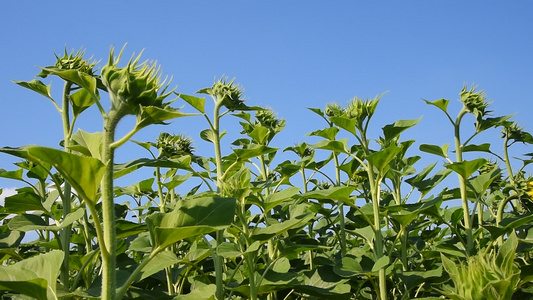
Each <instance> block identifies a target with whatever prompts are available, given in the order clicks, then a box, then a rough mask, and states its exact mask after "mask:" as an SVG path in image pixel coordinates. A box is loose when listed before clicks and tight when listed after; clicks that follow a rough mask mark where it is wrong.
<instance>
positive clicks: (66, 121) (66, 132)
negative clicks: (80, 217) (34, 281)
mask: <svg viewBox="0 0 533 300" xmlns="http://www.w3.org/2000/svg"><path fill="white" fill-rule="evenodd" d="M71 87H72V83H70V82H65V86H64V89H63V106H62V109H61V117H62V119H63V143H64V144H63V145H64V148H65V152H69V153H70V152H71V151H70V150H69V149H68V147H69V146H70V132H71V130H70V127H71V126H70V105H69V103H70V102H69V96H70V89H71ZM58 188H59V187H58ZM63 193H64V196H63V197H64V198H63V199H62V200H63V218H65V217H66V216H67V215H68V214H70V212H71V201H72V197H71V196H72V192H71V186H70V184H69V183H68V181H65V185H64V187H63ZM71 230H72V225H69V226H67V227H65V228H63V230H61V234H60V238H61V244H62V245H63V249H62V250H63V252H64V255H65V256H64V259H63V266H62V269H61V275H60V279H61V283H62V284H63V286H64V287H65V289H67V290H68V289H69V288H70V274H69V264H70V239H71Z"/></svg>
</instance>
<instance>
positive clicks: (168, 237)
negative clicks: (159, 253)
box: [151, 225, 221, 249]
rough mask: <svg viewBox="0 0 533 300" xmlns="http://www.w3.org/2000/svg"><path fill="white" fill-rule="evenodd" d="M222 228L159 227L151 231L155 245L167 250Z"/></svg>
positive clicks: (201, 226)
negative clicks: (178, 243) (183, 241)
mask: <svg viewBox="0 0 533 300" xmlns="http://www.w3.org/2000/svg"><path fill="white" fill-rule="evenodd" d="M220 229H221V228H220V227H212V226H204V225H199V226H182V227H179V228H161V227H157V228H155V229H154V230H153V231H151V233H152V235H153V236H154V242H155V245H156V246H157V247H158V248H159V249H163V248H166V247H168V246H170V245H172V244H174V243H177V242H179V241H181V240H184V239H187V238H190V237H196V236H199V235H204V234H207V233H211V232H215V231H217V230H220Z"/></svg>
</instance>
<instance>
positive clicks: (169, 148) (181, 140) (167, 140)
mask: <svg viewBox="0 0 533 300" xmlns="http://www.w3.org/2000/svg"><path fill="white" fill-rule="evenodd" d="M155 146H156V147H157V148H158V149H159V158H171V157H176V156H181V155H192V154H193V151H194V147H193V145H192V140H191V139H190V138H188V137H185V136H183V135H171V134H169V133H166V132H162V133H161V134H160V135H159V137H158V138H157V142H156V145H155Z"/></svg>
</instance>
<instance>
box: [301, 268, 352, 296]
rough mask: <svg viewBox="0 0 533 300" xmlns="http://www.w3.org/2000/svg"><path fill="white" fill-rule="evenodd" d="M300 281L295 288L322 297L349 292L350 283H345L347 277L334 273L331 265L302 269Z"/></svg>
mask: <svg viewBox="0 0 533 300" xmlns="http://www.w3.org/2000/svg"><path fill="white" fill-rule="evenodd" d="M301 276H302V283H301V285H298V286H296V287H295V290H297V291H300V292H304V293H308V294H311V295H315V296H318V297H320V298H322V299H324V297H328V298H330V297H339V296H340V295H346V296H347V295H348V294H349V293H350V289H351V288H350V285H349V284H347V283H346V281H348V279H345V278H342V277H340V276H338V275H337V274H335V273H334V272H333V270H332V268H331V267H318V268H317V269H314V270H310V271H304V272H302V273H301Z"/></svg>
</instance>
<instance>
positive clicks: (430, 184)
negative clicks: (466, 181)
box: [405, 169, 452, 197]
mask: <svg viewBox="0 0 533 300" xmlns="http://www.w3.org/2000/svg"><path fill="white" fill-rule="evenodd" d="M451 172H452V171H451V170H448V169H442V170H439V171H438V172H437V173H436V174H435V175H433V176H431V177H430V178H428V179H424V180H419V181H416V180H412V181H409V180H406V181H405V182H407V183H408V184H410V185H411V186H413V187H415V188H416V189H417V190H418V191H419V192H420V193H421V194H422V196H421V197H424V196H425V195H426V194H427V193H429V192H430V191H431V190H432V189H434V188H435V187H436V186H437V185H439V184H440V183H441V182H442V181H443V180H444V179H446V177H448V175H450V173H451ZM417 176H418V175H417ZM413 178H414V177H413ZM410 179H411V178H410Z"/></svg>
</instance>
